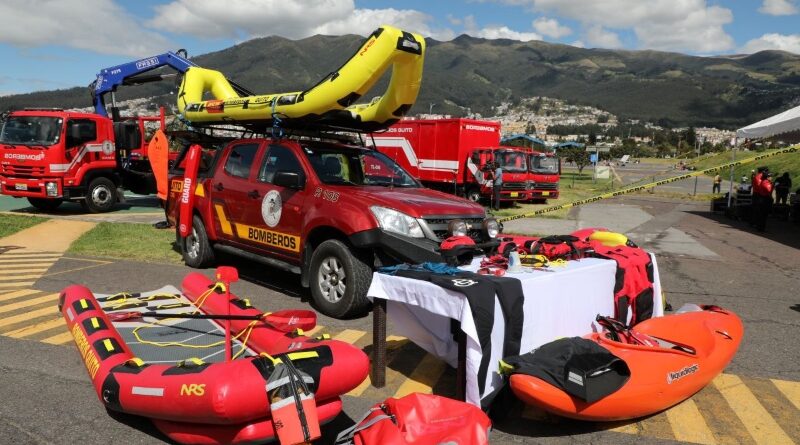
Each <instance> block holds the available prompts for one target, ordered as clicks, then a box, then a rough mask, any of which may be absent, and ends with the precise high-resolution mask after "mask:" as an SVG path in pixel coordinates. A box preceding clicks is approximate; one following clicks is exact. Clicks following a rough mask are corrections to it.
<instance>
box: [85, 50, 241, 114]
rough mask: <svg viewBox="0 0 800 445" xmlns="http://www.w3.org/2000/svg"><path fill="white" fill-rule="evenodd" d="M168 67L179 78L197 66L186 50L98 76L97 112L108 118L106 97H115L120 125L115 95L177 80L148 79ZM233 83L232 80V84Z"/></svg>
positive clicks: (94, 84)
mask: <svg viewBox="0 0 800 445" xmlns="http://www.w3.org/2000/svg"><path fill="white" fill-rule="evenodd" d="M164 66H168V67H170V68H172V69H174V70H175V71H177V72H178V73H179V74H184V73H186V71H187V70H188V69H189V68H191V67H196V66H197V65H196V64H195V63H194V62H192V61H190V60H189V59H188V58H187V56H186V51H185V50H182V49H181V50H178V51H175V52H172V51H168V52H166V53H164V54H159V55H157V56H152V57H146V58H144V59H139V60H135V61H133V62H128V63H123V64H121V65H116V66H112V67H109V68H103V69H102V70H100V72H99V73H97V78H96V79H95V81H94V82H92V84H91V85H89V88H90V89H91V91H92V101H93V103H94V112H95V113H97V114H99V115H101V116H105V117H108V112H107V111H106V102H105V96H106V94H108V93H111V120H113V121H115V122H116V121H119V111H118V110H117V106H116V101H115V98H114V93H115V92H116V91H117V87H119V86H120V85H140V84H143V83H148V82H155V81H160V80H164V79H166V78H168V77H174V76H175V74H171V73H166V74H153V75H146V74H145V73H148V72H150V71H153V70H156V69H158V68H161V67H164ZM229 82H230V80H229ZM230 83H231V86H232V87H233V88H234V89H235V90H236V91H237V92H238V93H240V94H242V95H246V96H250V95H252V94H253V93H251V92H250V91H248V90H247V89H246V88H244V87H242V86H240V85H237V84H236V83H234V82H230Z"/></svg>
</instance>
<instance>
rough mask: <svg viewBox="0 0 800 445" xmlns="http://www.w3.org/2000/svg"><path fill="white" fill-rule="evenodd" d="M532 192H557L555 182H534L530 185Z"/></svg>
mask: <svg viewBox="0 0 800 445" xmlns="http://www.w3.org/2000/svg"><path fill="white" fill-rule="evenodd" d="M531 188H532V189H533V190H558V183H557V182H534V183H533V184H532V185H531Z"/></svg>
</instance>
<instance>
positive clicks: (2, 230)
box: [0, 214, 47, 238]
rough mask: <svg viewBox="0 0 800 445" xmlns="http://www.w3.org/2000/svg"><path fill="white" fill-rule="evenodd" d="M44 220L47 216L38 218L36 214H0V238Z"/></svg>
mask: <svg viewBox="0 0 800 445" xmlns="http://www.w3.org/2000/svg"><path fill="white" fill-rule="evenodd" d="M45 221H47V218H39V217H38V216H21V215H8V214H0V238H2V237H5V236H8V235H13V234H14V233H17V232H19V231H20V230H24V229H27V228H28V227H33V226H35V225H36V224H39V223H42V222H45Z"/></svg>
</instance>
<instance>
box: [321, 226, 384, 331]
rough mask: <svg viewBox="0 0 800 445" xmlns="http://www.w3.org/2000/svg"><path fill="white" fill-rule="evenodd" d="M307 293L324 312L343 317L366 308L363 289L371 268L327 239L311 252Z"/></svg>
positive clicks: (367, 286)
mask: <svg viewBox="0 0 800 445" xmlns="http://www.w3.org/2000/svg"><path fill="white" fill-rule="evenodd" d="M309 276H310V278H311V283H310V285H311V296H312V298H313V299H314V304H315V305H316V307H317V308H318V309H319V311H320V312H322V313H323V314H325V315H328V316H331V317H334V318H347V317H353V316H357V315H361V314H363V313H364V312H365V311H366V309H367V308H368V307H369V300H367V289H368V288H369V284H370V281H372V269H370V267H369V266H368V265H367V264H366V263H365V262H364V261H362V260H361V259H359V258H358V257H356V256H355V255H354V254H353V252H352V251H351V250H350V248H349V247H348V246H347V245H346V244H345V243H343V242H341V241H339V240H327V241H325V242H323V243H322V244H320V245H319V246H317V248H316V249H315V250H314V253H313V254H312V255H311V268H310V271H309Z"/></svg>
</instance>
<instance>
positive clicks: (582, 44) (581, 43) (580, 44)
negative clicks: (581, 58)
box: [570, 40, 586, 48]
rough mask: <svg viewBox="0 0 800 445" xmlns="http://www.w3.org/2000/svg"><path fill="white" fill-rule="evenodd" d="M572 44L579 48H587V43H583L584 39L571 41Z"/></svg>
mask: <svg viewBox="0 0 800 445" xmlns="http://www.w3.org/2000/svg"><path fill="white" fill-rule="evenodd" d="M570 45H572V46H575V47H578V48H586V44H585V43H583V40H576V41H574V42H572V43H570Z"/></svg>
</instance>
